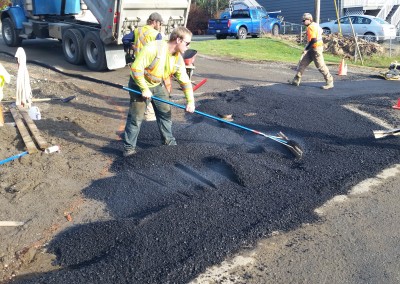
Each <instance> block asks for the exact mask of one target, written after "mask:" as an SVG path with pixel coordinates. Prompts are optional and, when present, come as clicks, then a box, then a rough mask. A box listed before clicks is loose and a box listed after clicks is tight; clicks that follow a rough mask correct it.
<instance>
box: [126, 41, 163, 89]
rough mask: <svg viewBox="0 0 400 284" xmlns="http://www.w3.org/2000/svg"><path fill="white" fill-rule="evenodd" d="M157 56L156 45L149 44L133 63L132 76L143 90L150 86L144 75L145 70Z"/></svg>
mask: <svg viewBox="0 0 400 284" xmlns="http://www.w3.org/2000/svg"><path fill="white" fill-rule="evenodd" d="M156 56H157V47H156V45H149V44H148V45H146V46H144V47H143V49H142V50H141V51H140V52H139V54H138V56H137V57H136V58H135V61H134V62H133V64H132V65H131V76H132V78H133V80H134V81H135V83H136V84H137V85H138V86H139V88H140V90H141V91H142V92H143V91H145V90H149V86H148V84H147V82H146V79H145V77H144V70H145V68H147V67H148V66H149V65H150V64H151V63H152V62H153V60H154V59H155V58H156Z"/></svg>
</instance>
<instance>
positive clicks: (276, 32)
mask: <svg viewBox="0 0 400 284" xmlns="http://www.w3.org/2000/svg"><path fill="white" fill-rule="evenodd" d="M272 35H274V36H277V35H279V26H278V25H277V24H275V25H274V26H273V27H272Z"/></svg>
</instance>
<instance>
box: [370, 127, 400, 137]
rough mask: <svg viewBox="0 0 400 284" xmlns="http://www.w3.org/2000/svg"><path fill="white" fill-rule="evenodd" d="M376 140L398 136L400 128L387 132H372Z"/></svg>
mask: <svg viewBox="0 0 400 284" xmlns="http://www.w3.org/2000/svg"><path fill="white" fill-rule="evenodd" d="M373 132H374V136H375V138H376V139H379V138H384V137H387V136H391V135H393V136H400V128H396V129H389V130H373Z"/></svg>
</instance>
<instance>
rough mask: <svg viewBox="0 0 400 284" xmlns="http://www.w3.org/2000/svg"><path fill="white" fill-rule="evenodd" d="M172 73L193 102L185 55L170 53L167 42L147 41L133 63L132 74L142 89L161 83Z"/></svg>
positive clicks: (186, 95)
mask: <svg viewBox="0 0 400 284" xmlns="http://www.w3.org/2000/svg"><path fill="white" fill-rule="evenodd" d="M171 75H174V76H175V78H176V79H177V81H178V82H179V84H180V86H181V88H182V90H183V92H184V93H185V97H186V99H187V100H188V102H193V88H192V82H191V81H190V79H189V76H188V75H187V73H186V67H185V62H184V60H183V57H182V55H181V54H180V53H179V52H177V53H176V54H170V53H169V52H168V44H167V42H165V41H163V40H155V41H152V42H149V43H147V44H146V45H145V46H144V48H143V49H142V51H141V52H140V53H139V54H138V57H137V58H136V59H135V61H134V62H133V64H132V65H131V76H132V78H133V79H134V80H135V82H136V84H137V85H138V86H139V88H140V89H141V90H142V91H143V90H145V89H148V88H152V87H155V86H157V85H159V84H160V83H161V82H162V81H163V80H165V79H168V78H169V77H170V76H171Z"/></svg>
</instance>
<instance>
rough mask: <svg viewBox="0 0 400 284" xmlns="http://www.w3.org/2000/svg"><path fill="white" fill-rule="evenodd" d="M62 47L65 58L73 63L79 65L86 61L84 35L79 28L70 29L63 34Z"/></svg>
mask: <svg viewBox="0 0 400 284" xmlns="http://www.w3.org/2000/svg"><path fill="white" fill-rule="evenodd" d="M62 48H63V52H64V57H65V60H67V61H68V62H69V63H71V64H75V65H79V64H82V63H83V62H84V58H83V36H82V34H81V32H80V31H79V30H77V29H69V30H67V31H66V32H65V33H64V34H63V36H62Z"/></svg>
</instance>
